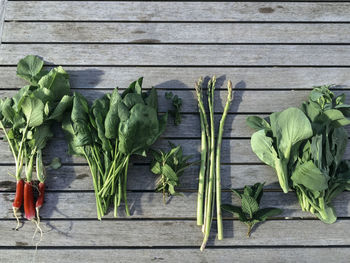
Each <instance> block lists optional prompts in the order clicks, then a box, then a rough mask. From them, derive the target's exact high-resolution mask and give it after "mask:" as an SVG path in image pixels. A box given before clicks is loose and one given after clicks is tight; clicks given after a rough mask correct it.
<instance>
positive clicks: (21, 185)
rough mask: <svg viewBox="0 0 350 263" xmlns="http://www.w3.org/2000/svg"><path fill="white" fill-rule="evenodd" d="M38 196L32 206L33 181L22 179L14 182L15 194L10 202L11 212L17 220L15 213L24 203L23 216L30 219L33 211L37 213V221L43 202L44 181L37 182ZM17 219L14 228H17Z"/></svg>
mask: <svg viewBox="0 0 350 263" xmlns="http://www.w3.org/2000/svg"><path fill="white" fill-rule="evenodd" d="M38 191H39V196H38V198H37V200H36V202H35V207H34V193H33V183H32V182H24V180H23V179H20V180H19V181H17V184H16V194H15V200H14V201H13V203H12V208H13V214H14V215H15V217H16V218H17V220H18V217H17V213H18V212H19V210H20V208H21V207H22V204H23V203H24V205H23V206H24V214H25V218H26V219H28V220H30V221H32V220H34V219H35V211H36V213H37V220H38V221H39V220H40V219H39V209H40V208H41V207H42V205H43V203H44V194H45V183H44V182H39V185H38ZM18 226H19V221H18V225H17V227H16V229H18Z"/></svg>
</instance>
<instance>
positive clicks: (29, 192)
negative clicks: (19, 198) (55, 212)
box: [24, 182, 35, 220]
mask: <svg viewBox="0 0 350 263" xmlns="http://www.w3.org/2000/svg"><path fill="white" fill-rule="evenodd" d="M24 213H25V217H26V218H27V219H28V220H33V219H34V218H35V208H34V196H33V186H32V182H26V183H25V184H24Z"/></svg>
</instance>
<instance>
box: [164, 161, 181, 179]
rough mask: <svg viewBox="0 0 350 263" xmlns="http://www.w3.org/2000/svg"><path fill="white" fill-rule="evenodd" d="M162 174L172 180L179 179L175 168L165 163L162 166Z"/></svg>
mask: <svg viewBox="0 0 350 263" xmlns="http://www.w3.org/2000/svg"><path fill="white" fill-rule="evenodd" d="M162 174H163V175H164V176H165V177H167V178H168V179H170V180H172V181H177V180H178V177H177V175H176V173H175V172H174V170H173V168H171V167H170V166H169V165H168V164H164V165H163V166H162Z"/></svg>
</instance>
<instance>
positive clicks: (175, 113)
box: [165, 92, 182, 126]
mask: <svg viewBox="0 0 350 263" xmlns="http://www.w3.org/2000/svg"><path fill="white" fill-rule="evenodd" d="M165 98H166V99H167V100H171V103H172V105H173V108H174V109H173V110H169V113H170V115H171V116H172V117H173V118H174V125H175V126H177V125H179V124H180V123H181V114H180V112H181V108H182V99H181V98H179V96H177V95H174V94H173V93H172V92H165Z"/></svg>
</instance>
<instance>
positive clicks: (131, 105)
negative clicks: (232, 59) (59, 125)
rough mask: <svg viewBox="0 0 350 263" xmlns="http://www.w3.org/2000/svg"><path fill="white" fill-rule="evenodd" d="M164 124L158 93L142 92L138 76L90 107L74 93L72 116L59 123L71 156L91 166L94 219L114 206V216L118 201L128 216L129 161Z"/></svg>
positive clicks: (155, 135)
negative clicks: (120, 90)
mask: <svg viewBox="0 0 350 263" xmlns="http://www.w3.org/2000/svg"><path fill="white" fill-rule="evenodd" d="M166 123H167V114H165V115H163V116H161V117H160V116H158V97H157V92H156V90H155V89H154V88H152V89H151V90H150V92H149V93H144V92H142V78H140V79H138V80H137V81H134V82H132V83H131V84H130V86H129V87H128V88H127V89H126V90H124V92H123V93H122V94H119V92H118V88H116V89H114V91H113V92H112V94H106V95H104V96H103V97H102V98H100V99H96V100H95V101H94V102H93V104H92V106H91V107H90V106H89V104H88V102H87V100H86V99H85V98H84V97H83V96H82V95H81V94H79V93H75V94H74V98H73V108H72V113H71V115H70V116H67V117H66V118H65V120H64V121H63V129H64V130H65V132H66V135H67V140H68V143H69V152H70V154H74V155H79V156H83V157H84V158H85V159H86V160H87V162H88V164H89V166H90V170H91V175H92V179H93V184H94V191H95V196H96V205H97V217H98V219H101V217H102V216H103V215H104V214H105V213H106V212H107V210H108V208H109V206H110V204H111V203H112V202H113V203H114V215H115V216H117V208H118V207H119V206H120V204H121V200H123V201H124V203H125V212H126V214H127V215H129V214H130V213H129V209H128V205H127V197H126V185H127V174H128V167H129V161H130V157H131V155H142V156H146V150H147V149H148V148H149V147H150V146H151V145H152V144H153V143H154V142H155V141H156V140H157V138H158V137H159V136H160V135H161V134H162V133H163V131H164V129H165V126H166Z"/></svg>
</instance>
